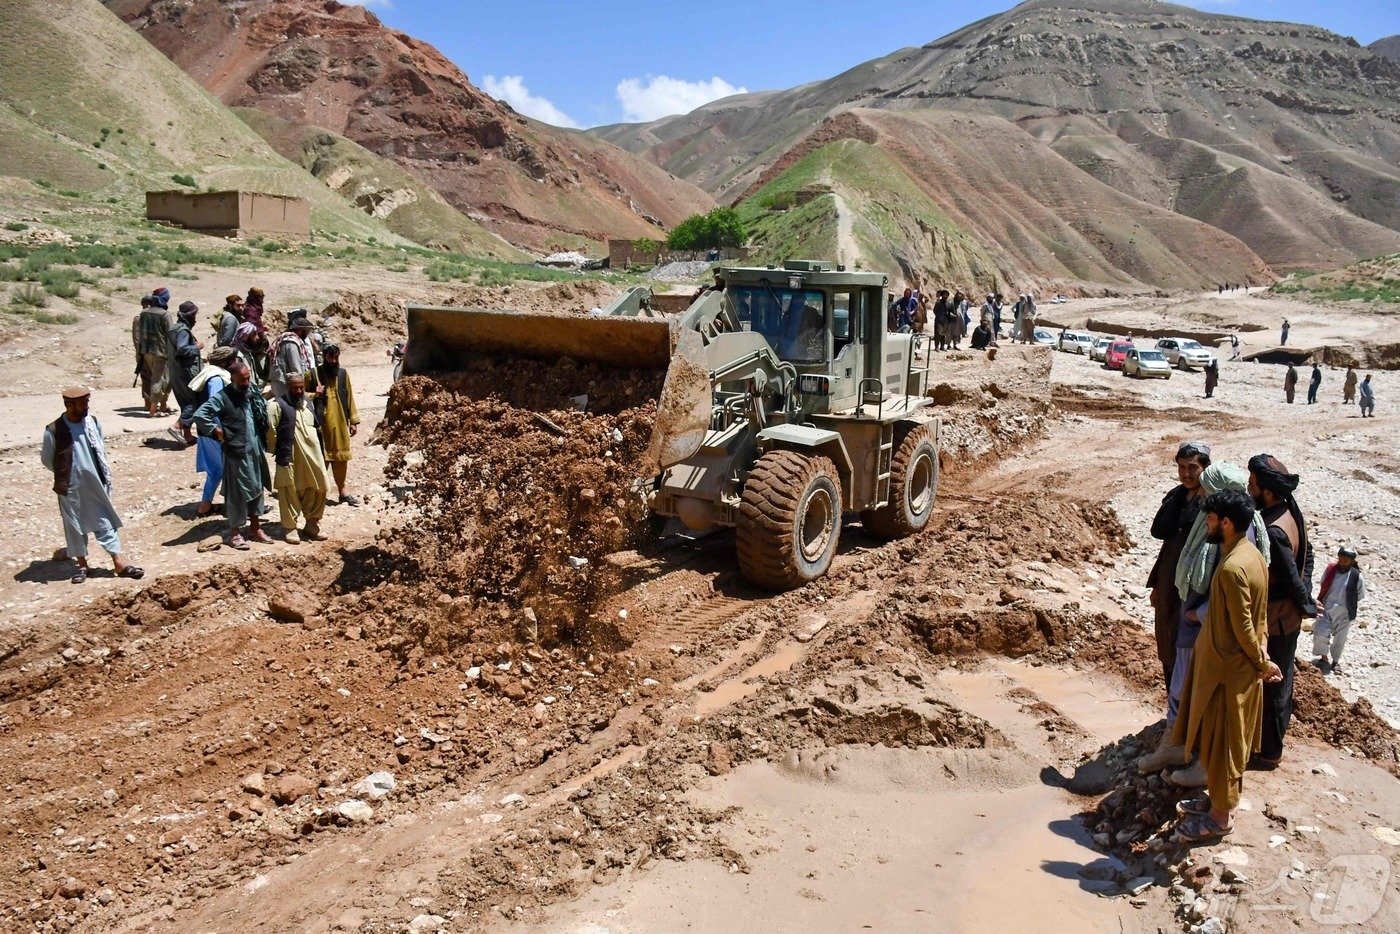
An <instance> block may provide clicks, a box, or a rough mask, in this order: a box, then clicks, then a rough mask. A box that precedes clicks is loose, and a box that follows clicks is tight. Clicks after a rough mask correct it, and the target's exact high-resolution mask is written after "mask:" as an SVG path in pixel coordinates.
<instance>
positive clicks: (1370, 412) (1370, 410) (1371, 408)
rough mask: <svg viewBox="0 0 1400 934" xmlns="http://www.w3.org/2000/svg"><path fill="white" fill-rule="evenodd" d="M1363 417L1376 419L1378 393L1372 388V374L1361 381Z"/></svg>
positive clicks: (1368, 374)
mask: <svg viewBox="0 0 1400 934" xmlns="http://www.w3.org/2000/svg"><path fill="white" fill-rule="evenodd" d="M1361 417H1362V418H1375V417H1376V391H1375V390H1374V389H1372V388H1371V374H1370V373H1367V374H1366V378H1365V379H1363V380H1362V381H1361Z"/></svg>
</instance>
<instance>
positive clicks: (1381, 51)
mask: <svg viewBox="0 0 1400 934" xmlns="http://www.w3.org/2000/svg"><path fill="white" fill-rule="evenodd" d="M1366 48H1368V49H1370V50H1371V51H1372V52H1375V53H1376V54H1377V55H1384V56H1385V57H1386V58H1388V59H1390V60H1391V61H1392V62H1400V36H1386V37H1385V38H1384V39H1377V40H1376V41H1375V42H1372V43H1371V44H1370V45H1368V46H1366Z"/></svg>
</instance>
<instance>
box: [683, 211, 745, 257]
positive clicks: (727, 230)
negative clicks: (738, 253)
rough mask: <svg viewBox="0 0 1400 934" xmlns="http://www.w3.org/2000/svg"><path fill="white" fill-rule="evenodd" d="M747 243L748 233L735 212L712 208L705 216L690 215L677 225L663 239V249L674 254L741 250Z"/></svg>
mask: <svg viewBox="0 0 1400 934" xmlns="http://www.w3.org/2000/svg"><path fill="white" fill-rule="evenodd" d="M748 239H749V235H748V230H747V229H746V228H745V226H744V222H743V220H742V219H741V218H740V217H739V214H738V212H737V211H735V210H733V209H732V208H715V209H714V210H713V211H711V212H710V213H708V214H693V215H691V216H690V217H687V218H686V219H685V220H683V221H681V222H680V223H679V224H677V225H676V228H675V229H674V230H672V231H671V233H670V234H669V235H668V236H667V237H666V246H668V247H670V248H671V249H673V250H709V249H717V248H719V247H727V246H728V247H738V246H743V245H744V244H745V243H747V242H748Z"/></svg>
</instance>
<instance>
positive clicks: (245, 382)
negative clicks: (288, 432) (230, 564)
mask: <svg viewBox="0 0 1400 934" xmlns="http://www.w3.org/2000/svg"><path fill="white" fill-rule="evenodd" d="M250 385H251V379H250V376H249V373H248V368H247V367H246V366H244V364H243V363H242V361H239V360H235V361H234V362H233V363H231V364H229V384H228V385H227V386H225V387H224V391H223V392H221V393H219V394H218V395H217V396H214V397H213V398H212V399H210V400H209V401H208V402H206V403H204V404H203V405H201V406H200V407H199V408H198V409H196V410H195V413H194V421H195V425H196V426H197V427H198V428H199V433H200V434H201V435H203V436H204V437H206V438H213V439H214V440H216V441H218V442H219V444H220V445H221V446H222V449H223V455H224V508H225V510H226V511H227V513H228V543H229V547H231V548H236V549H238V550H240V551H247V550H248V541H247V539H245V538H244V537H243V527H244V525H247V526H248V538H250V539H252V540H253V541H255V542H261V543H262V544H271V543H272V539H271V537H269V536H268V534H267V533H266V532H264V531H263V530H262V514H263V492H264V491H265V490H267V489H269V488H271V486H272V477H271V475H270V474H269V473H268V470H267V453H266V451H267V449H266V448H265V447H264V441H263V439H264V438H265V437H266V436H267V421H268V419H267V403H265V402H264V401H263V397H262V396H261V395H260V394H259V393H257V392H254V391H251V390H250V388H249V387H250Z"/></svg>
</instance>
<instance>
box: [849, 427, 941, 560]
mask: <svg viewBox="0 0 1400 934" xmlns="http://www.w3.org/2000/svg"><path fill="white" fill-rule="evenodd" d="M937 495H938V447H937V446H936V445H935V444H934V443H933V432H932V431H931V430H930V429H929V428H928V426H926V425H920V426H919V427H917V428H914V429H913V430H911V431H910V432H909V433H908V434H906V435H905V436H904V438H903V440H901V441H900V442H899V447H897V448H896V449H895V452H894V458H893V459H892V460H891V461H890V501H889V502H888V503H886V504H885V505H883V506H881V507H880V508H879V509H867V510H865V511H864V512H862V513H861V514H860V521H861V524H863V525H864V526H865V530H866V531H867V532H869V533H870V534H871V535H874V536H876V537H877V538H888V539H893V538H903V537H904V536H906V535H913V534H914V533H915V532H918V531H920V530H921V529H923V527H924V526H926V525H928V520H929V519H930V518H931V517H932V516H933V500H934V497H935V496H937Z"/></svg>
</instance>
